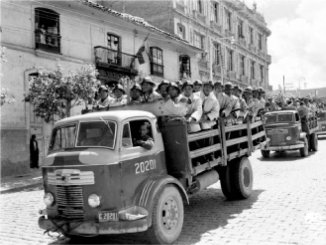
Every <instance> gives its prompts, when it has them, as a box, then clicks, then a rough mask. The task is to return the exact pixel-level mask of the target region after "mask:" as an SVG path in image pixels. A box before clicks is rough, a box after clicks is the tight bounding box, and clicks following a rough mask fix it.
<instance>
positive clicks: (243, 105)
mask: <svg viewBox="0 0 326 245" xmlns="http://www.w3.org/2000/svg"><path fill="white" fill-rule="evenodd" d="M242 91H243V90H242V88H240V87H239V86H238V85H235V86H234V87H233V94H234V96H236V97H237V98H238V99H239V103H240V115H239V116H240V117H242V118H243V117H244V116H245V114H246V112H247V110H248V106H247V103H246V101H245V99H244V98H243V97H242Z"/></svg>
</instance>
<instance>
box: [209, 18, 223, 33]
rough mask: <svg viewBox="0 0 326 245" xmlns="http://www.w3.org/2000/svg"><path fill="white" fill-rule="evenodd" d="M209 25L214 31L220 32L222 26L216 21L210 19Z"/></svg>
mask: <svg viewBox="0 0 326 245" xmlns="http://www.w3.org/2000/svg"><path fill="white" fill-rule="evenodd" d="M210 25H211V28H212V29H213V30H214V31H217V32H218V33H220V34H222V26H221V25H220V24H218V23H217V22H216V21H214V20H211V21H210Z"/></svg>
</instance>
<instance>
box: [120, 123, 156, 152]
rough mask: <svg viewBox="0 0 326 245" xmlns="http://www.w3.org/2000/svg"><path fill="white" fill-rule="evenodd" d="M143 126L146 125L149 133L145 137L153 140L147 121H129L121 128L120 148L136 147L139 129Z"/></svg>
mask: <svg viewBox="0 0 326 245" xmlns="http://www.w3.org/2000/svg"><path fill="white" fill-rule="evenodd" d="M144 124H146V125H148V129H149V132H148V134H147V135H148V136H149V137H151V138H152V139H153V140H154V138H153V131H152V127H151V123H150V122H149V121H148V120H136V121H131V122H129V123H127V124H125V125H124V126H123V132H122V147H124V148H131V147H136V146H137V145H136V141H137V140H139V139H141V134H140V129H141V126H143V125H144Z"/></svg>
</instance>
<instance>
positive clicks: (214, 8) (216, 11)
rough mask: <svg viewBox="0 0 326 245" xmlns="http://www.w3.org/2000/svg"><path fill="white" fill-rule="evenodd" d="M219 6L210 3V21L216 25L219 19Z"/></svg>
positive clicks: (215, 3)
mask: <svg viewBox="0 0 326 245" xmlns="http://www.w3.org/2000/svg"><path fill="white" fill-rule="evenodd" d="M219 9H220V7H219V4H218V3H217V2H212V17H213V18H212V20H213V21H214V22H216V23H218V19H219Z"/></svg>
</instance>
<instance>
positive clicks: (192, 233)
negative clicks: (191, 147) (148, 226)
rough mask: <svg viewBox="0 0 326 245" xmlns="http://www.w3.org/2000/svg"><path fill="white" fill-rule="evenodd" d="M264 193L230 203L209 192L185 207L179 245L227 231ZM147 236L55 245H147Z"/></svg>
mask: <svg viewBox="0 0 326 245" xmlns="http://www.w3.org/2000/svg"><path fill="white" fill-rule="evenodd" d="M262 192H263V190H254V191H253V193H252V195H251V197H250V198H248V199H245V200H238V201H227V200H225V198H224V196H223V194H222V191H221V190H220V189H217V188H209V189H206V190H204V191H202V192H200V193H198V194H196V195H194V196H192V197H191V198H190V205H189V206H185V219H184V227H183V231H182V233H181V235H180V237H179V239H178V241H177V242H176V244H189V243H190V241H191V243H196V242H198V241H200V240H201V237H202V235H203V234H204V233H206V232H209V231H210V230H215V229H218V228H221V227H224V226H226V225H227V224H228V222H229V220H231V219H234V218H236V217H237V216H238V215H239V214H241V213H242V212H243V211H244V210H247V209H250V208H251V207H252V205H253V204H254V203H255V202H256V201H257V200H258V196H259V195H260V194H261V193H262ZM146 243H147V240H146V239H145V234H144V233H138V234H127V235H126V234H124V235H114V236H101V237H93V238H80V239H74V240H69V239H66V240H57V241H54V242H53V243H51V245H54V244H146Z"/></svg>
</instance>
